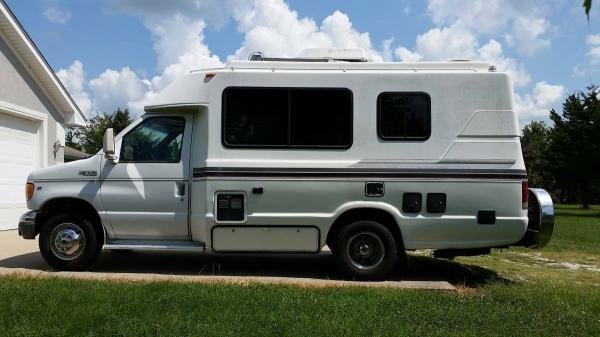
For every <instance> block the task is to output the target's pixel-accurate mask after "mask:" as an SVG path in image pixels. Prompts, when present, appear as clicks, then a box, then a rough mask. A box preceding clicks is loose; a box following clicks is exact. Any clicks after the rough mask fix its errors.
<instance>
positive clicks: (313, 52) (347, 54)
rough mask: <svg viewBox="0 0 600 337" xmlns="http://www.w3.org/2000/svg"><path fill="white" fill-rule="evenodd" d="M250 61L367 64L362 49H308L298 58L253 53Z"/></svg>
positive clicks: (249, 58)
mask: <svg viewBox="0 0 600 337" xmlns="http://www.w3.org/2000/svg"><path fill="white" fill-rule="evenodd" d="M248 60H250V61H273V62H340V61H341V62H367V56H366V54H365V51H364V50H363V49H336V48H309V49H305V50H303V51H302V52H301V53H300V55H298V57H289V58H288V57H265V56H264V55H263V54H262V53H261V52H255V53H252V54H250V56H249V57H248Z"/></svg>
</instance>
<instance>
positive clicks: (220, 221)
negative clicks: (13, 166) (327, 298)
mask: <svg viewBox="0 0 600 337" xmlns="http://www.w3.org/2000/svg"><path fill="white" fill-rule="evenodd" d="M145 111H146V113H145V114H144V115H143V116H141V117H140V118H139V119H137V120H136V121H135V122H134V123H132V124H131V125H130V126H129V127H127V128H126V129H125V130H123V131H122V132H120V133H119V135H117V136H116V137H113V134H112V130H111V129H109V130H108V131H107V133H106V135H105V144H104V149H103V151H100V152H99V153H97V154H96V155H94V156H92V157H90V158H88V159H84V160H79V161H76V162H71V163H67V164H64V165H60V166H55V167H50V168H45V169H41V170H37V171H35V172H33V173H31V175H30V176H29V179H28V182H27V193H26V194H27V199H28V201H27V205H28V207H29V209H31V212H28V213H26V214H25V215H24V216H23V217H22V219H21V222H20V223H19V231H20V235H22V236H23V237H24V238H26V239H33V238H35V237H36V236H37V235H38V234H39V235H40V237H39V245H40V250H41V252H42V254H43V256H44V258H45V259H46V261H47V262H48V263H49V264H50V265H51V266H53V267H54V268H56V269H68V270H76V269H82V268H86V267H87V266H89V265H90V264H91V263H92V262H93V261H94V260H95V259H96V258H97V257H98V256H99V254H100V253H101V251H102V249H107V250H135V249H140V250H165V251H179V250H185V251H197V252H216V253H229V252H248V253H265V252H266V253H280V252H285V253H290V252H293V253H317V252H320V251H321V249H322V248H323V247H324V246H325V245H328V246H329V247H330V248H331V251H332V252H333V255H334V257H335V260H336V261H337V262H338V264H339V266H340V268H341V269H342V271H344V272H345V273H346V274H348V275H350V276H351V277H355V278H357V279H378V278H383V277H385V275H386V274H388V272H389V271H390V270H391V269H392V268H393V267H394V266H395V265H396V263H397V261H398V260H399V259H400V258H402V257H404V254H405V251H406V250H415V249H433V250H435V254H434V255H435V256H437V257H443V258H452V257H454V256H459V255H473V254H486V253H489V252H490V249H492V248H501V247H509V246H515V245H520V246H528V247H532V248H539V247H542V246H544V245H545V244H546V243H547V242H548V240H549V239H550V236H551V233H552V229H553V223H554V218H553V206H552V200H551V199H550V197H549V195H548V194H547V193H546V192H545V191H543V190H540V189H528V186H527V175H526V171H525V165H524V163H523V157H522V154H521V145H520V141H519V127H518V123H517V112H516V111H515V108H514V101H513V87H512V83H511V80H510V77H509V76H508V75H507V74H505V73H500V72H496V71H495V68H494V67H493V66H492V65H490V64H488V63H483V62H466V61H457V62H419V63H373V62H366V58H365V57H364V52H362V51H360V50H351V49H342V50H339V49H328V50H320V49H319V50H307V51H306V52H304V53H303V54H302V55H301V56H300V57H298V58H293V59H281V58H265V57H263V56H262V55H260V54H257V55H253V56H252V57H251V59H250V60H248V61H230V62H229V63H228V64H227V65H226V66H225V67H224V68H221V69H209V70H200V71H194V72H191V73H190V74H189V75H187V76H185V77H183V78H181V79H179V80H176V81H175V82H174V83H172V84H171V85H170V86H169V87H167V88H166V89H165V90H164V91H163V92H161V93H160V94H158V95H157V96H156V97H155V98H154V101H153V102H152V103H151V104H150V105H148V106H146V107H145ZM528 206H529V210H528Z"/></svg>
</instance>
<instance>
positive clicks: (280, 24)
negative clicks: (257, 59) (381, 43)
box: [229, 0, 383, 61]
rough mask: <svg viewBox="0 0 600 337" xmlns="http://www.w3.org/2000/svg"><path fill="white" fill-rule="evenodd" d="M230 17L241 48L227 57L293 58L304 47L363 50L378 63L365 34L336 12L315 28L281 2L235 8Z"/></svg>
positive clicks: (267, 0)
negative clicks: (255, 54)
mask: <svg viewBox="0 0 600 337" xmlns="http://www.w3.org/2000/svg"><path fill="white" fill-rule="evenodd" d="M233 17H234V19H235V20H236V21H237V23H238V30H239V31H240V32H242V33H244V34H245V39H244V42H243V43H242V46H241V47H240V48H239V49H238V50H237V51H236V52H235V54H234V55H231V56H229V58H234V59H246V58H247V57H248V55H250V54H251V53H253V52H256V51H260V52H262V53H263V54H264V55H267V56H276V57H293V56H296V55H298V54H299V53H300V52H301V51H302V50H303V49H306V48H317V47H322V48H330V47H350V48H363V49H365V51H366V52H367V56H368V57H370V58H371V59H373V60H377V61H381V60H382V59H383V58H382V56H381V55H380V53H379V52H378V51H376V50H375V49H374V48H373V46H372V44H371V39H370V37H369V34H368V33H360V32H358V31H357V30H356V29H354V27H353V26H352V23H351V22H350V19H349V18H348V16H347V15H346V14H344V13H342V12H340V11H335V12H334V13H333V14H331V15H330V16H328V17H326V18H325V19H324V20H323V22H322V23H321V26H320V27H318V26H317V24H316V23H315V21H314V20H313V19H311V18H300V17H299V16H298V13H297V12H296V11H293V10H291V9H290V8H289V6H288V5H287V4H286V3H285V2H283V1H282V0H256V1H255V2H254V3H253V4H251V5H243V6H239V7H236V8H235V9H234V11H233Z"/></svg>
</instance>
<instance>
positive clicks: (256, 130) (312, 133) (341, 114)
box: [223, 87, 352, 149]
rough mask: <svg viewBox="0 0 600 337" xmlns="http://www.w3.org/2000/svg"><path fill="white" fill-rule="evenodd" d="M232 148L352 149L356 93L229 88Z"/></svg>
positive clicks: (227, 121)
mask: <svg viewBox="0 0 600 337" xmlns="http://www.w3.org/2000/svg"><path fill="white" fill-rule="evenodd" d="M223 144H224V145H225V146H226V147H266V148H346V149H347V148H349V147H350V146H351V144H352V93H351V92H350V91H349V90H347V89H330V88H326V89H324V88H314V89H313V88H306V89H305V88H238V87H235V88H227V89H225V91H224V92H223Z"/></svg>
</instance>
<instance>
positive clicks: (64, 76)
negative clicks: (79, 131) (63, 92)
mask: <svg viewBox="0 0 600 337" xmlns="http://www.w3.org/2000/svg"><path fill="white" fill-rule="evenodd" d="M56 75H57V76H58V78H59V79H60V81H61V82H62V83H63V85H64V86H65V88H66V89H67V91H68V92H69V93H70V94H71V97H73V99H74V100H75V103H77V105H78V106H79V109H81V111H82V112H83V113H84V114H86V115H89V114H90V112H91V110H92V100H91V99H90V95H89V94H88V92H87V91H86V90H87V88H86V82H85V81H86V80H85V72H84V71H83V64H82V63H81V62H80V61H79V60H75V61H74V62H73V64H71V66H69V68H67V69H60V70H59V71H58V72H57V73H56Z"/></svg>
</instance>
